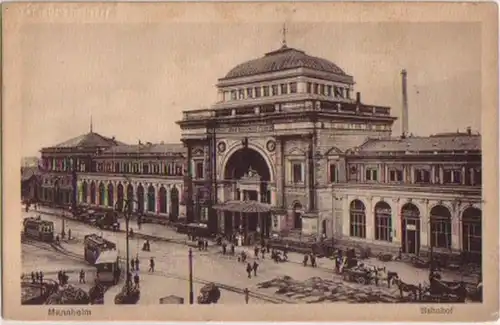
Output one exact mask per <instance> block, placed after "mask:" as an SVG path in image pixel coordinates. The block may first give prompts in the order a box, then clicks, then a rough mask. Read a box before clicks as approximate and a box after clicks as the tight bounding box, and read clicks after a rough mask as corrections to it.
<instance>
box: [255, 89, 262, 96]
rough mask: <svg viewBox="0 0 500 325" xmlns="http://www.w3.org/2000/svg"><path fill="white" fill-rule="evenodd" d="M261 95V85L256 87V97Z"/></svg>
mask: <svg viewBox="0 0 500 325" xmlns="http://www.w3.org/2000/svg"><path fill="white" fill-rule="evenodd" d="M260 95H261V88H260V87H255V97H256V98H259V97H260Z"/></svg>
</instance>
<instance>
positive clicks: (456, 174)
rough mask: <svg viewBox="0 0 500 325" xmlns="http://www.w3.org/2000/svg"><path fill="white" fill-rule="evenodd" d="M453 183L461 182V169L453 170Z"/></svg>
mask: <svg viewBox="0 0 500 325" xmlns="http://www.w3.org/2000/svg"><path fill="white" fill-rule="evenodd" d="M453 184H462V171H460V170H454V171H453Z"/></svg>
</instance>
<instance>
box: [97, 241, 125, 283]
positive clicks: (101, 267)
mask: <svg viewBox="0 0 500 325" xmlns="http://www.w3.org/2000/svg"><path fill="white" fill-rule="evenodd" d="M94 266H95V267H96V269H97V279H98V280H99V283H101V284H113V285H115V284H117V283H118V281H119V280H120V273H121V268H120V258H119V257H118V252H117V251H116V249H113V250H108V251H103V252H101V254H100V255H99V257H98V258H97V260H96V261H95V263H94Z"/></svg>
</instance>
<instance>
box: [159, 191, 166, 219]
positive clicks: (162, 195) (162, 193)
mask: <svg viewBox="0 0 500 325" xmlns="http://www.w3.org/2000/svg"><path fill="white" fill-rule="evenodd" d="M159 196H160V197H159V199H160V213H167V190H166V189H165V187H163V186H162V187H160V193H159Z"/></svg>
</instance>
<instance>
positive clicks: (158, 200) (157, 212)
mask: <svg viewBox="0 0 500 325" xmlns="http://www.w3.org/2000/svg"><path fill="white" fill-rule="evenodd" d="M179 195H181V193H179ZM155 200H156V204H155V209H156V211H155V213H156V214H159V213H160V211H161V209H160V203H161V202H160V186H158V184H155Z"/></svg>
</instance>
